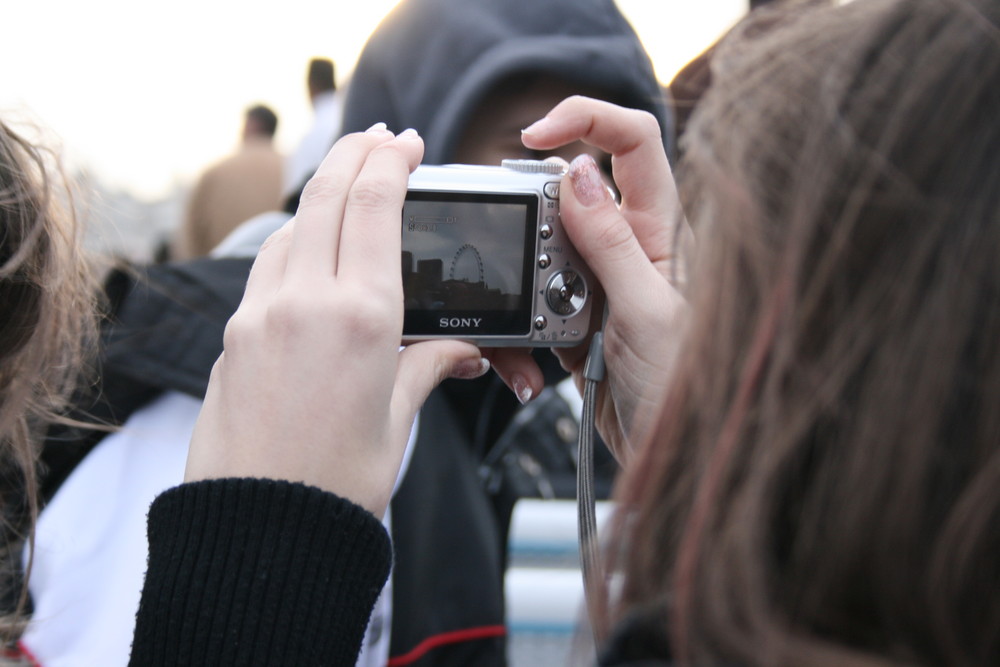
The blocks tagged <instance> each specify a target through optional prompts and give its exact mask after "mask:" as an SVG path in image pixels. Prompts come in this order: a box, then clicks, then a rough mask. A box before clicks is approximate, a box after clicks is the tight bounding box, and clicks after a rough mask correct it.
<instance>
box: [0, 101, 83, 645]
mask: <svg viewBox="0 0 1000 667" xmlns="http://www.w3.org/2000/svg"><path fill="white" fill-rule="evenodd" d="M50 158H51V156H49V155H47V154H45V153H43V152H42V151H40V150H39V149H38V148H36V147H35V146H33V145H32V144H30V143H29V142H28V141H26V140H25V139H23V138H22V137H20V136H18V134H16V133H15V132H14V131H13V130H12V129H11V128H10V127H9V126H8V125H6V124H4V123H3V122H2V121H0V475H2V484H0V502H2V507H0V511H2V514H0V516H2V521H3V525H2V531H0V535H2V536H3V542H2V543H0V555H2V560H0V563H2V566H3V567H4V568H6V569H5V570H4V571H0V593H2V594H3V595H4V596H7V595H10V594H11V593H12V591H13V594H14V595H15V596H16V595H17V594H18V593H20V595H21V601H20V603H19V604H18V610H20V609H22V608H23V605H24V600H25V597H24V596H25V595H26V593H25V592H24V590H26V589H22V590H15V589H17V588H18V583H17V582H19V581H20V575H19V573H17V572H16V571H11V569H12V568H14V567H16V564H17V563H19V562H20V561H19V559H18V558H17V557H16V555H17V554H18V553H19V551H20V549H21V547H22V546H23V543H24V540H25V539H28V537H29V535H30V530H31V527H32V525H33V524H34V520H35V517H36V516H37V513H38V491H37V479H36V466H37V461H38V443H39V440H40V437H41V435H42V434H43V433H44V430H45V429H46V427H47V426H48V425H49V424H50V423H51V422H52V421H54V420H59V419H60V418H61V415H62V414H63V411H64V409H65V407H66V401H67V398H68V396H69V395H70V392H71V390H72V389H73V387H74V385H75V383H76V381H77V380H78V378H79V377H80V373H81V370H82V368H83V365H82V364H83V351H84V350H88V349H92V346H93V344H94V340H95V332H96V326H95V324H96V318H95V312H96V311H95V304H94V299H95V298H96V295H97V294H98V292H97V290H96V289H95V281H94V278H93V273H92V271H91V269H90V268H89V267H88V265H87V263H86V261H85V260H84V259H83V256H82V249H81V244H80V239H79V238H78V233H79V230H78V229H77V226H76V224H75V220H74V216H73V215H72V213H71V209H70V208H69V202H67V201H66V200H67V199H68V198H67V197H64V198H62V199H63V201H60V200H59V199H58V198H57V190H56V187H55V183H54V182H53V181H52V179H51V173H52V168H51V167H52V164H51V163H52V162H54V161H52V160H50ZM47 160H48V162H47ZM65 192H66V194H67V195H68V193H69V190H68V188H66V189H65ZM29 569H30V568H29ZM19 615H20V614H15V615H14V617H10V618H0V639H2V640H4V641H9V640H10V639H11V638H12V637H14V636H16V635H17V634H18V632H19V630H20V621H21V619H20V618H19Z"/></svg>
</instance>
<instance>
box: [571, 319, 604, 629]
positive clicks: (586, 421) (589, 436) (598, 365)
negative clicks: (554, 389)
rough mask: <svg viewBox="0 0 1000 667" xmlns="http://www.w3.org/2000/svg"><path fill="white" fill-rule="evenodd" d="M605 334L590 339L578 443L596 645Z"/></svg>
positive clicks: (587, 594)
mask: <svg viewBox="0 0 1000 667" xmlns="http://www.w3.org/2000/svg"><path fill="white" fill-rule="evenodd" d="M604 371H605V367H604V333H603V332H602V331H598V332H597V333H595V334H594V337H593V339H592V340H591V342H590V350H589V352H588V353H587V361H586V363H585V364H584V369H583V375H584V390H583V412H582V414H581V415H580V433H579V439H578V442H577V447H578V455H577V468H576V499H577V533H578V538H579V541H580V569H581V572H582V574H583V593H584V599H585V601H586V604H587V615H588V617H589V618H590V626H591V632H592V633H593V637H594V643H595V648H596V647H599V646H600V645H601V644H602V643H603V641H604V636H603V634H604V624H603V623H602V622H600V619H599V616H598V614H599V610H600V609H601V607H602V605H603V603H604V601H605V600H606V596H607V593H606V588H607V586H606V580H605V577H604V568H603V566H602V563H601V549H600V543H599V541H598V537H597V516H596V507H595V498H594V434H595V425H594V421H595V413H596V410H597V409H596V405H597V388H598V385H599V383H600V382H601V381H602V380H603V379H604Z"/></svg>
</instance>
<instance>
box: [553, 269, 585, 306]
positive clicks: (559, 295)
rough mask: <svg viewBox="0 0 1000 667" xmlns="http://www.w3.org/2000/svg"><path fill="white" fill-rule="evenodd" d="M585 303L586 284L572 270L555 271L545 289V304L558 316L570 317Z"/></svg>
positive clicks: (581, 277)
mask: <svg viewBox="0 0 1000 667" xmlns="http://www.w3.org/2000/svg"><path fill="white" fill-rule="evenodd" d="M586 301H587V283H586V281H585V280H584V279H583V276H581V275H580V274H579V273H577V272H576V271H574V270H573V269H563V270H562V271H557V272H556V273H554V274H553V275H552V277H551V278H549V283H548V285H546V287H545V303H546V304H547V305H548V307H549V308H551V309H552V311H553V312H555V313H558V314H559V315H572V314H574V313H576V312H577V311H579V310H580V309H581V308H583V304H584V303H586Z"/></svg>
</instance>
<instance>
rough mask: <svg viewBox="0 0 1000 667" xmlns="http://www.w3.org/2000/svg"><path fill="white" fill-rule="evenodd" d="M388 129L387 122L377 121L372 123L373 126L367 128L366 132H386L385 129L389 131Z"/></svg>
mask: <svg viewBox="0 0 1000 667" xmlns="http://www.w3.org/2000/svg"><path fill="white" fill-rule="evenodd" d="M387 129H388V126H387V125H386V124H385V123H375V124H374V125H372V126H371V127H369V128H368V129H367V130H365V132H385V131H387Z"/></svg>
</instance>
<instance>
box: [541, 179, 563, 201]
mask: <svg viewBox="0 0 1000 667" xmlns="http://www.w3.org/2000/svg"><path fill="white" fill-rule="evenodd" d="M542 192H544V193H545V196H546V197H548V198H549V199H559V183H557V182H555V181H553V182H551V183H546V184H545V187H543V188H542Z"/></svg>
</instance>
